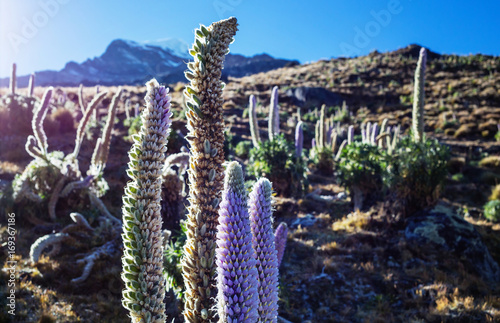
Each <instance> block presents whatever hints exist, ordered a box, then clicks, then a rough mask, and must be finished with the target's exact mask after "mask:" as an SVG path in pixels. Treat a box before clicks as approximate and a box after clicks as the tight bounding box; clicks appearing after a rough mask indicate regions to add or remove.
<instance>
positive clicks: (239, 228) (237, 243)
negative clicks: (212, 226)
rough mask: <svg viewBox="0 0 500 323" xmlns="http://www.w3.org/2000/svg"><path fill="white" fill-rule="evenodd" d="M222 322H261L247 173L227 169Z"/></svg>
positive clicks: (221, 237) (220, 258) (220, 236)
mask: <svg viewBox="0 0 500 323" xmlns="http://www.w3.org/2000/svg"><path fill="white" fill-rule="evenodd" d="M216 262H217V289H218V294H217V300H218V304H217V307H218V311H219V322H220V323H226V322H257V320H258V318H259V316H258V312H257V308H258V302H259V298H258V294H257V290H258V289H257V287H258V280H257V269H256V268H255V252H254V249H253V247H252V232H251V229H250V220H249V216H248V210H247V201H246V190H245V182H244V180H243V171H242V170H241V166H240V165H239V164H238V163H237V162H231V163H229V164H228V165H227V169H226V178H225V181H224V191H223V192H222V201H221V204H220V209H219V225H218V226H217V249H216Z"/></svg>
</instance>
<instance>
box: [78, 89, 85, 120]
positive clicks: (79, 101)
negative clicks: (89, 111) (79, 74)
mask: <svg viewBox="0 0 500 323" xmlns="http://www.w3.org/2000/svg"><path fill="white" fill-rule="evenodd" d="M78 104H79V105H80V110H82V113H85V110H86V109H85V103H84V102H83V84H80V86H79V87H78Z"/></svg>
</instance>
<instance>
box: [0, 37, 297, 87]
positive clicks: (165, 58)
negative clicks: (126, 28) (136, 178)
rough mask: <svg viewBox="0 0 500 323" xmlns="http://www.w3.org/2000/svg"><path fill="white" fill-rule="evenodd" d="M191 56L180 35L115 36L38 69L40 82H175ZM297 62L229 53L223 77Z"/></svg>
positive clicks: (23, 81) (1, 82)
mask: <svg viewBox="0 0 500 323" xmlns="http://www.w3.org/2000/svg"><path fill="white" fill-rule="evenodd" d="M189 59H190V56H189V54H188V45H187V44H186V43H185V42H183V41H182V40H179V39H160V40H156V41H144V42H135V41H130V40H123V39H115V40H113V41H112V42H111V43H110V44H109V45H108V47H107V48H106V50H105V52H104V53H103V54H102V55H101V56H99V57H95V58H92V59H87V60H86V61H84V62H83V63H76V62H73V61H71V62H68V63H66V66H64V68H63V69H62V70H60V71H52V70H45V71H39V72H36V85H38V86H48V85H56V86H77V85H79V84H84V85H86V86H91V85H96V84H101V85H136V84H144V83H145V82H146V81H147V80H149V79H150V78H151V77H156V78H157V79H158V80H159V81H160V82H164V83H174V82H179V81H185V77H184V71H185V70H186V64H185V63H186V62H188V61H189ZM297 64H299V62H298V61H291V60H285V59H276V58H273V57H271V56H269V55H267V54H259V55H255V56H253V57H245V56H243V55H238V54H228V55H227V57H226V63H225V65H224V70H223V77H225V78H227V77H228V76H233V77H242V76H248V75H252V74H255V73H260V72H267V71H269V70H273V69H276V68H280V67H284V66H293V65H297ZM28 79H29V76H28V75H25V76H18V80H17V82H18V86H19V87H26V86H28ZM8 83H9V80H8V78H3V79H0V86H8Z"/></svg>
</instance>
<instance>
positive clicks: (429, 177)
mask: <svg viewBox="0 0 500 323" xmlns="http://www.w3.org/2000/svg"><path fill="white" fill-rule="evenodd" d="M449 159H450V152H449V149H448V147H446V146H444V145H441V144H440V143H439V142H438V141H437V140H435V139H427V140H425V141H423V142H413V141H412V139H411V138H409V137H406V138H403V139H402V140H401V141H400V143H399V145H398V146H397V147H396V151H395V154H394V155H393V158H391V160H389V163H388V164H389V165H388V166H389V167H388V173H387V178H386V182H387V185H388V186H389V190H390V191H391V192H392V193H393V194H394V195H395V197H396V198H397V199H398V200H399V201H401V202H402V203H403V206H404V208H405V211H406V213H407V214H408V213H412V212H415V211H417V210H419V209H422V208H425V207H427V206H431V205H433V204H434V203H435V202H436V201H437V199H438V198H439V191H440V187H441V184H442V183H443V181H444V180H445V178H446V175H447V174H448V160H449Z"/></svg>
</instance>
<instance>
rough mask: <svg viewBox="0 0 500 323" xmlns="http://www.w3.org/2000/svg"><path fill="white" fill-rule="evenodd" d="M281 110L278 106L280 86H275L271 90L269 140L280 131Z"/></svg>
mask: <svg viewBox="0 0 500 323" xmlns="http://www.w3.org/2000/svg"><path fill="white" fill-rule="evenodd" d="M279 113H280V111H279V106H278V87H277V86H275V87H273V90H272V92H271V104H270V105H269V123H268V132H269V141H272V140H273V138H274V137H275V136H277V135H278V134H279V133H280V128H279V127H280V114H279Z"/></svg>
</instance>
